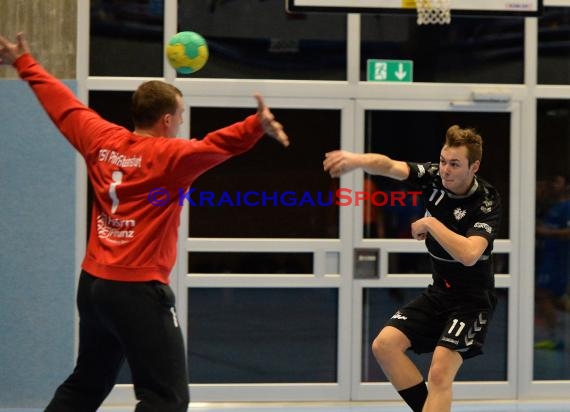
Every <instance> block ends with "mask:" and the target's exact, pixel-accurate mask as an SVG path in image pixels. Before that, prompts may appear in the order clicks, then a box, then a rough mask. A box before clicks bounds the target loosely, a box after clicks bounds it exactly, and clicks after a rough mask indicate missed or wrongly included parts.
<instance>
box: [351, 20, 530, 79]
mask: <svg viewBox="0 0 570 412" xmlns="http://www.w3.org/2000/svg"><path fill="white" fill-rule="evenodd" d="M361 58H362V60H361V62H360V67H361V75H360V79H361V80H366V78H367V77H366V61H367V60H368V59H396V60H412V61H413V62H414V76H413V78H414V81H415V82H440V83H522V82H523V75H524V19H522V18H473V17H469V18H467V17H453V18H452V21H451V24H449V25H443V26H441V25H437V24H436V25H424V26H418V24H417V23H416V16H404V15H390V14H387V15H365V14H363V15H362V48H361Z"/></svg>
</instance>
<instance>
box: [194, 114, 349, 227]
mask: <svg viewBox="0 0 570 412" xmlns="http://www.w3.org/2000/svg"><path fill="white" fill-rule="evenodd" d="M272 111H273V113H274V114H275V116H276V118H277V119H278V120H279V121H280V122H281V123H283V124H284V125H285V127H286V130H287V133H288V134H289V136H290V137H291V139H292V142H291V146H290V147H288V148H287V149H284V148H283V147H281V146H280V145H279V144H278V143H277V142H275V141H274V140H273V139H270V138H264V139H262V140H260V141H259V142H258V143H257V145H256V146H255V147H254V148H253V149H252V150H250V151H249V152H247V153H245V154H243V155H241V156H238V157H235V158H232V159H230V160H228V161H227V162H225V163H223V164H221V165H219V166H217V167H216V168H214V169H212V170H210V171H208V172H206V173H205V174H204V175H202V176H200V177H199V178H198V179H197V180H196V182H195V183H194V184H193V185H192V188H193V189H195V190H194V192H192V199H193V202H194V204H195V205H196V206H191V207H190V229H189V233H190V236H191V237H264V238H265V237H282V238H334V237H338V216H339V206H337V205H335V204H334V202H335V199H333V198H332V193H331V191H334V190H335V189H334V185H335V184H337V183H335V180H332V179H331V178H330V177H329V176H328V175H327V174H326V173H324V172H323V169H322V161H323V156H324V153H326V152H328V151H330V150H333V149H336V148H338V147H339V146H340V110H313V109H275V108H273V109H272ZM251 113H252V110H251V109H227V108H191V113H190V119H191V125H190V128H191V134H192V136H196V137H203V136H205V135H206V134H207V133H208V132H210V131H212V130H215V129H218V128H220V127H224V126H226V125H228V124H231V123H233V122H235V121H239V120H242V119H243V118H245V117H246V116H247V115H250V114H251ZM308 125H315V126H314V127H307V126H308ZM248 192H251V194H250V195H247V193H248ZM205 195H207V196H209V197H210V198H211V199H212V201H211V202H202V203H200V196H202V197H204V196H205ZM223 199H226V200H227V201H222V200H223ZM240 199H241V202H240ZM247 202H249V203H247ZM200 204H201V206H200ZM248 204H249V205H248ZM327 204H330V206H323V205H327ZM250 205H251V206H250Z"/></svg>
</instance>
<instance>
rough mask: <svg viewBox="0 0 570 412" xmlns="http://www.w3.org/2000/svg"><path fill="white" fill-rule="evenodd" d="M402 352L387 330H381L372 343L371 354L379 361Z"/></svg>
mask: <svg viewBox="0 0 570 412" xmlns="http://www.w3.org/2000/svg"><path fill="white" fill-rule="evenodd" d="M397 351H399V352H403V351H404V349H402V348H401V345H400V344H399V342H398V340H397V339H396V336H395V335H394V334H393V333H390V331H389V330H387V329H382V330H381V331H380V333H379V334H378V336H376V338H375V339H374V341H373V342H372V353H373V354H374V356H375V357H376V359H378V360H379V361H384V360H388V359H390V358H391V357H392V356H393V354H394V353H395V352H397Z"/></svg>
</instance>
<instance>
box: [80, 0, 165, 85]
mask: <svg viewBox="0 0 570 412" xmlns="http://www.w3.org/2000/svg"><path fill="white" fill-rule="evenodd" d="M163 20H164V0H128V1H125V0H92V1H91V20H90V30H91V31H90V43H89V46H90V47H89V74H90V75H91V76H131V77H132V76H148V77H162V76H163V61H164V58H163V51H164V48H163V43H164V27H163Z"/></svg>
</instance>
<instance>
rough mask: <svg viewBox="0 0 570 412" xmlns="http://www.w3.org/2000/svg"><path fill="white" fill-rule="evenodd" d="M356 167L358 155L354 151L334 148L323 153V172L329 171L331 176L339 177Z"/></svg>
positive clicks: (357, 165)
mask: <svg viewBox="0 0 570 412" xmlns="http://www.w3.org/2000/svg"><path fill="white" fill-rule="evenodd" d="M358 167H359V163H358V155H357V154H355V153H351V152H347V151H346V150H334V151H332V152H328V153H325V160H323V169H324V170H325V172H329V174H330V175H331V177H339V176H341V175H343V174H345V173H348V172H351V171H353V170H354V169H356V168H358Z"/></svg>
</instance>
